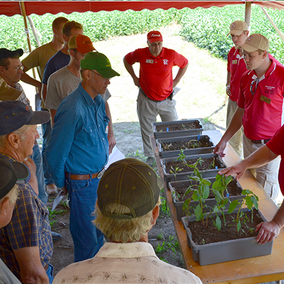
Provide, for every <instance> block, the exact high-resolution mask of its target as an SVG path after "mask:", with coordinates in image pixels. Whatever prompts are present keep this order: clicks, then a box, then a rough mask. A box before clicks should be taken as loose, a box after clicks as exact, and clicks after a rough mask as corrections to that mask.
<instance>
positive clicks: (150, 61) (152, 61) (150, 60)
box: [146, 59, 154, 64]
mask: <svg viewBox="0 0 284 284" xmlns="http://www.w3.org/2000/svg"><path fill="white" fill-rule="evenodd" d="M146 63H151V64H153V63H154V60H153V59H146Z"/></svg>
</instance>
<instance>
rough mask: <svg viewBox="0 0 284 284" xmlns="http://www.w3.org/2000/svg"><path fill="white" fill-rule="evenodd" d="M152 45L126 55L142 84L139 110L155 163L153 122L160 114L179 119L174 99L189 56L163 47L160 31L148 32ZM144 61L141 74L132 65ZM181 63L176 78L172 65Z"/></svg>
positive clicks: (136, 80)
mask: <svg viewBox="0 0 284 284" xmlns="http://www.w3.org/2000/svg"><path fill="white" fill-rule="evenodd" d="M147 44H148V47H145V48H139V49H136V50H135V51H133V52H130V53H128V54H127V55H126V56H125V57H124V59H123V62H124V65H125V68H126V70H127V71H128V72H129V74H130V75H131V77H132V78H133V81H134V84H135V85H136V86H137V87H138V88H139V93H138V98H137V114H138V118H139V122H140V127H141V135H142V140H143V148H144V155H145V156H146V157H147V163H148V164H149V165H153V163H154V154H153V151H152V147H151V143H150V138H149V136H150V135H152V123H153V122H155V121H156V117H157V115H160V117H161V119H162V121H172V120H177V119H178V116H177V112H176V109H175V105H176V102H175V100H173V99H172V95H173V88H174V87H175V86H176V85H177V84H178V82H179V81H180V79H181V78H182V76H183V75H184V73H185V71H186V69H187V66H188V60H187V59H186V58H185V57H184V56H182V55H180V54H179V53H177V52H175V51H174V50H172V49H168V48H165V47H163V37H162V35H161V33H160V32H159V31H151V32H149V33H148V34H147ZM136 62H139V63H140V71H139V77H137V76H136V74H135V72H134V69H133V67H132V65H133V64H134V63H136ZM173 66H179V71H178V73H177V75H176V77H175V78H174V79H173V75H172V68H173Z"/></svg>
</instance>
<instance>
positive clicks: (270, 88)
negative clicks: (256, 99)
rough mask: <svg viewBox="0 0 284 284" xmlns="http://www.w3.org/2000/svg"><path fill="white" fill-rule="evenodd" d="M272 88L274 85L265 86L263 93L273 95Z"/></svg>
mask: <svg viewBox="0 0 284 284" xmlns="http://www.w3.org/2000/svg"><path fill="white" fill-rule="evenodd" d="M274 89H275V87H273V86H265V90H264V93H265V94H267V95H274Z"/></svg>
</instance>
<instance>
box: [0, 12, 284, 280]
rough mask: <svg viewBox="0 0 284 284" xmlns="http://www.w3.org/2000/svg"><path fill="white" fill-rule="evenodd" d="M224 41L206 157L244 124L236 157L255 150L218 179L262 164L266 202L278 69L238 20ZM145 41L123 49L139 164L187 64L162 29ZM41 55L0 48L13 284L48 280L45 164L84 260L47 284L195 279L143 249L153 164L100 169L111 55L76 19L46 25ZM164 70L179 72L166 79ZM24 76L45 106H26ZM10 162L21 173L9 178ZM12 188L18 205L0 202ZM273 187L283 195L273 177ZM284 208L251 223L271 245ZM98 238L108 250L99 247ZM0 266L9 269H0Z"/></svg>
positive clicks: (155, 200)
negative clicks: (222, 116) (222, 126)
mask: <svg viewBox="0 0 284 284" xmlns="http://www.w3.org/2000/svg"><path fill="white" fill-rule="evenodd" d="M230 34H231V36H232V40H233V42H234V44H235V45H236V47H233V48H232V50H231V51H230V53H229V56H228V81H227V94H228V95H229V96H230V97H229V105H228V128H227V131H226V132H225V134H224V135H223V137H222V139H221V141H220V142H219V143H218V144H217V146H216V147H215V152H216V153H219V154H220V155H224V149H225V147H226V143H227V142H228V141H229V140H230V139H231V138H232V137H233V135H234V134H235V133H236V132H237V131H238V130H239V129H240V128H241V126H243V131H244V135H243V139H244V143H243V148H244V156H245V157H247V156H249V155H250V154H251V153H253V152H254V151H255V150H256V149H258V148H260V149H259V150H258V151H257V152H255V153H254V154H253V155H252V156H249V157H248V158H247V159H245V160H244V161H243V162H242V164H241V166H236V167H235V168H233V169H231V168H229V169H226V170H224V171H223V172H222V173H226V174H228V173H227V171H228V172H238V175H241V174H242V172H243V170H244V169H246V168H247V167H250V166H254V167H256V166H259V165H262V164H263V163H266V162H269V164H268V165H267V166H266V167H264V166H262V167H261V168H260V169H256V178H257V179H258V180H259V181H260V183H261V184H262V186H263V187H264V189H265V190H266V192H267V193H268V194H269V196H270V197H271V198H272V199H275V198H276V197H277V195H278V191H279V189H278V187H277V184H278V183H277V169H278V167H279V159H278V160H277V158H276V157H277V156H278V155H279V154H282V152H283V150H282V147H281V143H280V142H279V141H281V138H282V137H283V130H282V128H281V130H279V132H277V130H278V129H279V128H280V127H281V125H282V106H283V93H284V90H283V88H284V84H283V83H284V82H283V80H284V72H283V71H284V70H283V68H284V67H283V66H282V65H281V64H279V62H277V61H276V60H275V59H274V58H273V57H271V56H270V55H268V49H269V42H268V40H267V39H266V38H265V37H264V36H262V35H260V34H253V35H250V36H248V27H247V25H246V23H244V22H241V21H236V22H234V23H232V25H231V27H230ZM147 44H148V47H146V48H143V49H137V50H135V51H133V52H130V53H128V54H127V55H126V56H125V57H124V59H123V62H124V65H125V68H126V70H127V71H128V72H129V74H130V75H131V77H132V78H133V81H134V84H135V85H136V86H137V87H138V88H139V92H138V99H137V114H138V118H139V122H140V127H141V135H142V140H143V147H144V153H145V156H146V157H147V163H148V164H150V165H152V164H153V151H152V149H151V144H150V135H151V133H152V132H151V131H152V127H151V124H152V122H154V121H155V120H156V117H157V115H160V117H161V119H162V120H164V121H166V120H177V112H176V110H175V100H174V99H173V88H174V87H175V86H176V85H177V84H178V82H179V81H180V80H181V78H182V76H183V75H184V74H185V72H186V70H187V67H188V61H187V59H186V58H185V57H184V56H182V55H180V54H178V53H177V52H175V51H174V50H171V49H167V48H164V47H163V37H162V35H161V33H160V32H159V31H151V32H149V33H148V34H147ZM41 48H42V49H43V50H42V51H41V50H40V49H41ZM41 48H38V49H36V50H35V51H34V52H32V53H31V54H30V55H29V56H28V57H27V58H26V59H25V60H23V62H22V63H21V62H20V60H19V58H20V56H21V55H22V54H23V51H22V50H21V49H18V50H15V51H10V50H7V49H5V48H2V49H0V76H1V78H0V79H1V81H0V84H1V86H0V91H1V92H0V100H2V101H3V102H0V163H1V164H0V169H1V167H2V164H3V165H4V166H5V170H4V173H6V172H9V171H10V172H12V173H13V179H12V178H11V183H8V185H7V186H6V185H5V184H4V182H3V186H2V182H1V187H0V188H1V189H0V209H1V211H0V213H1V214H2V208H5V210H6V211H7V210H8V209H6V208H9V216H8V217H9V218H10V219H11V222H10V223H9V221H5V223H3V224H2V223H1V226H4V228H2V229H0V255H1V259H2V260H3V261H4V262H5V264H6V265H7V266H8V268H9V269H10V270H11V271H12V272H13V274H14V275H15V276H16V277H17V278H18V279H19V280H20V281H21V282H22V283H33V282H34V283H52V280H53V277H52V270H53V268H52V266H51V264H50V260H51V257H52V235H51V231H50V226H49V221H48V210H47V207H46V204H45V203H46V199H45V198H46V195H45V187H44V183H43V182H42V181H43V174H42V173H43V170H42V168H44V173H45V183H46V186H47V191H48V193H55V192H57V187H58V188H61V189H62V191H63V194H67V193H68V194H69V199H70V202H69V206H70V232H71V235H72V238H73V242H74V261H75V262H80V261H83V260H87V261H84V262H82V263H80V264H79V265H78V264H76V265H71V266H69V267H67V268H66V269H64V270H63V271H62V272H61V273H59V274H58V276H57V277H56V279H55V283H68V282H70V281H71V279H72V281H73V282H74V281H77V283H81V282H84V283H92V281H93V282H94V281H95V280H94V279H96V280H99V282H106V281H108V283H116V282H118V281H120V279H121V277H123V275H127V278H128V279H129V281H132V282H138V281H139V279H140V280H141V279H146V280H147V279H148V280H149V282H151V281H155V282H159V281H160V282H161V281H162V282H163V281H166V283H167V281H168V280H169V279H172V280H173V281H176V282H182V281H183V282H186V283H201V281H200V279H199V278H198V277H196V276H194V275H193V274H191V273H190V272H188V271H185V270H182V269H179V268H175V267H172V266H169V265H167V264H165V263H162V262H160V261H159V260H158V259H157V257H156V256H155V254H154V252H153V249H152V247H151V246H150V245H149V244H145V242H147V241H148V238H147V233H148V231H149V230H150V229H151V227H152V226H153V225H154V224H155V221H156V219H157V217H158V214H159V207H158V205H159V192H160V188H159V186H158V182H157V176H156V174H155V172H154V171H153V169H152V168H151V167H150V166H149V165H147V164H145V163H143V162H139V161H137V160H135V159H125V160H122V161H119V162H116V163H114V164H112V165H111V166H110V167H109V168H108V169H107V170H106V171H105V169H104V167H105V165H106V163H107V161H108V157H109V154H110V153H111V151H112V148H113V147H114V145H115V138H114V134H113V129H112V123H111V115H110V109H109V105H108V102H107V100H108V98H109V97H110V93H109V91H108V89H107V87H108V85H109V84H110V79H111V78H113V77H115V76H119V74H118V73H117V72H116V71H115V70H114V69H112V67H111V63H110V61H109V59H108V58H107V57H106V56H105V55H104V54H102V53H100V52H98V51H96V50H95V48H94V47H93V44H92V42H91V40H90V38H89V37H87V36H85V35H83V27H82V25H81V24H79V23H77V22H74V21H70V22H69V21H68V20H67V19H65V18H62V17H60V18H58V19H56V20H55V21H54V22H53V40H52V42H51V43H49V44H47V45H45V46H43V47H41ZM45 50H49V51H48V52H50V53H49V54H50V56H51V55H52V53H53V54H54V55H53V56H52V57H51V58H50V59H48V58H46V56H47V57H48V56H49V55H48V52H47V51H45ZM43 55H44V56H43ZM36 58H37V59H36ZM44 61H45V64H44V68H42V66H43V62H44ZM135 62H139V63H140V71H139V77H138V76H137V75H136V74H135V72H134V69H133V67H132V65H133V64H134V63H135ZM173 66H179V71H178V72H177V75H176V76H175V78H173V75H172V67H173ZM244 66H245V67H246V69H248V71H246V70H245V69H244ZM32 67H40V68H41V72H40V78H41V80H42V82H39V81H36V80H35V79H33V78H31V77H29V76H28V75H27V74H25V73H24V72H25V71H27V70H29V69H30V68H32ZM22 69H23V70H22ZM21 78H22V80H23V81H25V82H28V83H30V84H33V85H34V86H36V87H37V88H38V90H39V92H40V91H41V94H42V103H43V104H42V111H38V112H34V111H32V109H31V107H30V105H29V101H28V99H27V97H26V96H25V94H24V92H23V90H22V88H21V86H20V85H19V83H18V82H19V80H20V79H21ZM238 90H239V92H238ZM50 118H51V119H50ZM264 118H265V119H264ZM37 124H42V125H43V138H44V143H43V150H42V155H43V164H44V166H42V160H41V156H40V151H39V148H38V145H37V144H36V139H37V138H38V132H37ZM275 132H277V134H276V136H275V137H274V138H272V137H273V136H274V134H275ZM235 138H236V136H235ZM236 139H237V138H236ZM267 142H268V144H267V146H263V144H266V143H267ZM232 144H233V143H232ZM235 145H238V142H237V143H235ZM236 147H237V146H236ZM236 149H237V148H236ZM239 153H240V152H239ZM257 153H261V154H263V153H264V155H261V156H262V157H263V156H264V157H266V158H265V159H262V160H261V159H260V160H259V159H257V158H254V157H259V156H258V155H259V154H257ZM35 155H36V156H35ZM275 158H276V159H275ZM21 163H25V164H26V166H27V167H24V166H23V164H21ZM18 164H20V166H19V168H22V172H24V174H22V175H20V174H19V173H18V172H17V168H16V167H17V165H18ZM4 166H3V167H4ZM281 170H282V171H283V165H282V167H281V168H280V171H281ZM27 173H29V174H27ZM275 176H276V180H275ZM1 178H2V174H1ZM3 178H8V175H7V177H6V176H5V177H4V175H3ZM19 179H21V182H18V181H17V180H19ZM16 183H17V184H18V185H17V186H16V187H17V191H18V194H19V196H18V199H17V201H16V203H15V198H14V197H13V198H12V197H10V196H8V197H5V195H6V194H7V193H8V192H10V191H11V192H12V189H13V188H14V187H15V184H16ZM280 185H281V188H282V186H283V180H282V179H281V183H280ZM282 189H283V190H284V188H282ZM3 198H4V199H3ZM6 199H8V200H11V201H10V203H6ZM4 201H5V202H4ZM96 202H97V209H96V214H95V215H94V214H93V212H94V210H95V204H96ZM6 204H10V207H7V205H6ZM14 204H15V209H14V212H13V216H11V215H12V211H13V210H12V209H13V205H14ZM282 207H283V208H284V206H282ZM282 207H281V209H280V210H279V212H278V213H277V215H276V216H275V218H274V219H273V221H271V222H268V223H264V224H261V225H259V227H258V230H259V231H260V232H259V235H258V238H257V240H258V241H259V243H264V242H266V241H270V240H272V239H273V238H274V237H275V236H276V235H277V234H278V233H279V230H280V228H281V227H282V226H283V225H284V224H283V223H284V221H283V220H282V219H283V216H282V215H283V208H282ZM5 210H4V209H3V212H6V211H5ZM95 216H96V217H95ZM0 217H1V215H0ZM9 218H8V219H9ZM0 220H1V218H0ZM133 228H135V230H134V229H133ZM104 234H105V235H106V236H107V237H108V239H109V240H110V243H107V244H104ZM141 251H143V253H140V252H141ZM88 259H90V260H88ZM122 259H123V261H121V260H122ZM106 262H107V270H105V269H104V266H105V263H106ZM126 263H127V265H125V264H126ZM121 265H122V266H121ZM153 266H155V270H153V274H152V273H150V271H152V270H151V269H152V267H153ZM122 269H123V275H122V274H121V270H122ZM0 270H1V271H2V270H3V271H6V272H9V271H8V270H7V269H6V267H5V265H4V263H2V262H1V263H0ZM133 271H135V272H136V273H133ZM168 271H171V273H170V274H169V273H168ZM140 272H141V273H140ZM6 274H7V275H8V274H9V273H6ZM6 274H5V275H6ZM1 275H2V273H1ZM3 275H4V274H3ZM90 275H91V276H90ZM7 277H8V276H7ZM9 277H10V276H9ZM11 277H14V276H11ZM141 277H142V278H141ZM171 277H172V278H171ZM138 278H139V279H138ZM164 279H165V280H164ZM102 280H103V281H102ZM88 281H89V282H88ZM8 283H16V282H8Z"/></svg>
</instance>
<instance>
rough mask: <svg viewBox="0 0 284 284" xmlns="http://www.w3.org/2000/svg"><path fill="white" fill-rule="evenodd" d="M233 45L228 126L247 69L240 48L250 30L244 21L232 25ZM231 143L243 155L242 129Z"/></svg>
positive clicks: (229, 81)
mask: <svg viewBox="0 0 284 284" xmlns="http://www.w3.org/2000/svg"><path fill="white" fill-rule="evenodd" d="M229 34H230V35H231V38H232V41H233V43H234V45H235V46H233V47H232V48H231V49H230V51H229V53H228V64H227V85H226V93H227V95H228V96H229V99H228V105H227V119H226V127H227V128H228V127H229V125H230V123H231V120H232V118H233V116H234V114H235V111H236V109H237V108H238V105H237V100H238V97H239V92H240V81H241V77H242V75H243V74H244V73H245V72H246V71H247V67H246V64H245V61H244V55H243V50H242V49H241V48H238V46H239V45H241V44H244V43H245V41H246V39H247V37H248V34H249V31H248V25H247V23H246V22H243V21H234V22H233V23H231V25H230V32H229ZM229 143H230V145H231V146H232V147H233V149H234V150H235V151H236V153H237V154H238V155H239V156H240V157H242V156H243V152H242V148H243V147H242V130H241V129H239V130H238V131H237V132H236V133H235V135H234V136H233V137H232V138H231V139H230V141H229Z"/></svg>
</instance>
